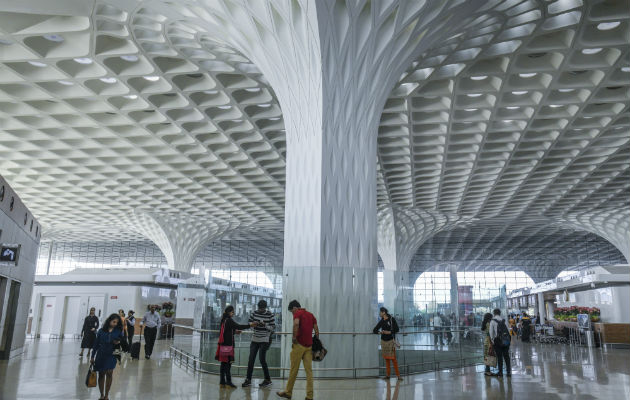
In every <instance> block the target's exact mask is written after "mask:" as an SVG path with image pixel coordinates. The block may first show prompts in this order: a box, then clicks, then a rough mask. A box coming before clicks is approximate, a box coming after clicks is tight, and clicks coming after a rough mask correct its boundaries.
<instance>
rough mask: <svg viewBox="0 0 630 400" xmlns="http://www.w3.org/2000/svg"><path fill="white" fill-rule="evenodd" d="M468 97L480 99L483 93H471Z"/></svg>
mask: <svg viewBox="0 0 630 400" xmlns="http://www.w3.org/2000/svg"><path fill="white" fill-rule="evenodd" d="M466 96H468V97H479V96H481V93H469V94H467V95H466Z"/></svg>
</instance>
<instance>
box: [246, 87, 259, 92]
mask: <svg viewBox="0 0 630 400" xmlns="http://www.w3.org/2000/svg"><path fill="white" fill-rule="evenodd" d="M245 91H246V92H260V88H247V89H245Z"/></svg>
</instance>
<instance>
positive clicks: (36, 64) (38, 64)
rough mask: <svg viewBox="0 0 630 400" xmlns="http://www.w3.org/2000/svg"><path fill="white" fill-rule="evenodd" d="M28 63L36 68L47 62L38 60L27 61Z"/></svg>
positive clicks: (43, 65)
mask: <svg viewBox="0 0 630 400" xmlns="http://www.w3.org/2000/svg"><path fill="white" fill-rule="evenodd" d="M28 63H29V64H31V65H32V66H33V67H38V68H43V67H45V66H46V65H48V64H44V63H43V62H39V61H28Z"/></svg>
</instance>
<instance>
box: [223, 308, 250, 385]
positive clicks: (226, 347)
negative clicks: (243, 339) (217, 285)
mask: <svg viewBox="0 0 630 400" xmlns="http://www.w3.org/2000/svg"><path fill="white" fill-rule="evenodd" d="M233 316H234V307H232V306H227V307H226V308H225V311H224V312H223V317H222V318H221V334H220V336H219V343H218V346H217V352H216V354H215V360H217V361H220V362H221V370H220V372H221V377H220V385H221V388H231V389H234V388H235V387H236V385H234V384H233V383H232V374H231V372H230V369H231V368H232V363H233V362H234V334H236V333H239V332H238V331H240V330H243V329H249V328H250V327H252V328H253V327H254V326H256V325H258V323H257V322H252V323H250V324H249V325H240V324H237V323H236V322H234V320H233V319H232V317H233ZM221 348H223V351H222V350H221Z"/></svg>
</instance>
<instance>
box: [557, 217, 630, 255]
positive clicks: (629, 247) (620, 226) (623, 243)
mask: <svg viewBox="0 0 630 400" xmlns="http://www.w3.org/2000/svg"><path fill="white" fill-rule="evenodd" d="M563 222H564V224H565V225H569V226H571V227H574V228H577V229H583V230H585V231H588V232H592V233H594V234H596V235H599V236H601V237H603V238H604V239H606V240H608V241H609V242H610V243H612V244H613V245H614V246H615V247H617V249H619V251H620V252H621V254H623V256H624V257H625V258H626V260H627V261H628V262H629V263H630V209H615V208H613V209H605V210H597V211H593V212H589V213H583V214H575V215H574V214H569V215H567V216H565V217H564V218H563Z"/></svg>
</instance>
